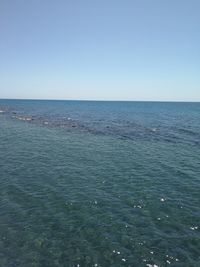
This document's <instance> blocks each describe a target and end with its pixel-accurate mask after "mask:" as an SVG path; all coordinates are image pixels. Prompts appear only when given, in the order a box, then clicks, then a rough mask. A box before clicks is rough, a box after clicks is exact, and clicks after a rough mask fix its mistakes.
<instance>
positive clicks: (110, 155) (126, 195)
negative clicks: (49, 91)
mask: <svg viewBox="0 0 200 267" xmlns="http://www.w3.org/2000/svg"><path fill="white" fill-rule="evenodd" d="M0 192H1V194H0V266H3V267H4V266H6V267H14V266H20V267H21V266H41V267H43V266H44V267H45V266H48V267H51V266H67V267H68V266H70V267H71V266H80V267H81V266H101V267H104V266H105V267H107V266H113V267H115V266H116V267H117V266H131V267H132V266H133V267H134V266H136V267H138V266H142V267H143V266H149V267H150V266H155V267H156V266H159V267H162V266H175V267H176V266H180V267H188V266H189V267H190V266H191V267H193V266H194V267H196V266H200V103H161V102H159V103H157V102H90V101H33V100H29V101H26V100H0Z"/></svg>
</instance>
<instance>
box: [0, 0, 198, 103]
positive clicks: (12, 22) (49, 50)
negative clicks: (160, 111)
mask: <svg viewBox="0 0 200 267" xmlns="http://www.w3.org/2000/svg"><path fill="white" fill-rule="evenodd" d="M199 14H200V1H199V0H168V1H166V0H99V1H97V0H84V1H83V0H28V1H27V0H17V1H16V0H0V98H36V99H91V100H95V99H96V100H158V101H162V100H164V101H171V100H172V101H176V100H178V101H200V15H199Z"/></svg>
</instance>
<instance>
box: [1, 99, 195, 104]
mask: <svg viewBox="0 0 200 267" xmlns="http://www.w3.org/2000/svg"><path fill="white" fill-rule="evenodd" d="M0 100H27V101H83V102H84V101H85V102H158V103H200V100H127V99H122V100H117V99H116V100H115V99H56V98H54V99H52V98H0Z"/></svg>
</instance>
